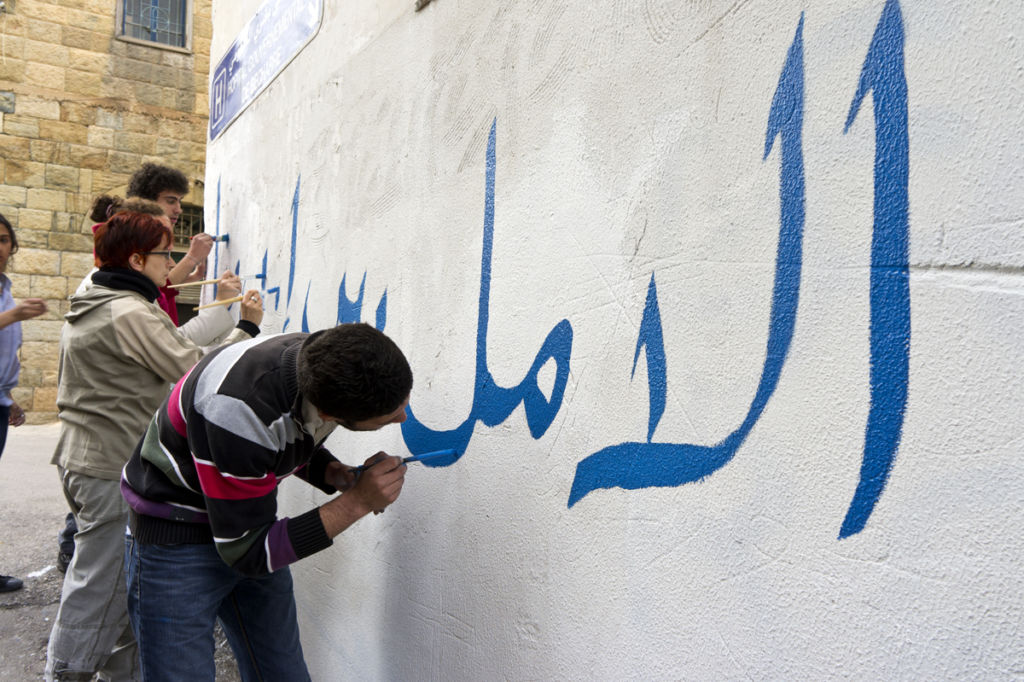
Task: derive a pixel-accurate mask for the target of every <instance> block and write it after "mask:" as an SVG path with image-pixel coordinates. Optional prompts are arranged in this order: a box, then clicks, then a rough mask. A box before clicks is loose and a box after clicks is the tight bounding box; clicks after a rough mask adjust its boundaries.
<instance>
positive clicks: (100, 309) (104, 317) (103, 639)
mask: <svg viewBox="0 0 1024 682" xmlns="http://www.w3.org/2000/svg"><path fill="white" fill-rule="evenodd" d="M171 238H172V234H171V230H170V228H168V227H167V226H166V224H165V223H163V222H162V221H161V220H159V219H158V218H156V217H154V216H152V215H146V214H143V213H137V212H131V211H129V212H124V213H117V214H115V215H114V216H112V217H111V218H110V220H108V221H107V222H105V223H103V224H102V225H100V226H99V228H97V230H96V231H95V234H94V243H95V248H96V258H97V260H98V261H99V262H101V263H102V264H103V265H102V267H101V268H100V269H99V270H98V271H97V272H96V273H95V274H93V276H92V284H93V285H92V286H91V287H89V288H88V289H87V290H86V291H84V292H82V293H81V294H78V293H76V294H75V295H74V296H72V297H71V310H70V312H68V313H67V315H65V320H66V322H65V325H64V330H63V332H62V333H61V341H60V365H59V373H60V375H59V382H58V388H57V409H58V411H59V414H60V420H61V431H60V438H59V440H58V442H57V448H56V451H55V452H54V455H53V459H52V460H51V461H52V463H53V464H56V465H57V470H58V472H59V474H60V479H61V485H62V486H63V489H64V496H65V497H66V498H67V501H68V504H69V506H70V507H71V511H72V512H74V514H75V517H76V519H77V521H78V533H77V534H76V535H75V545H76V549H75V553H74V556H73V558H72V559H71V563H70V565H69V566H68V569H67V572H66V573H65V576H64V588H63V591H62V594H61V603H60V609H59V610H58V612H57V617H56V619H55V621H54V625H53V631H52V632H51V634H50V642H49V646H48V647H47V652H46V670H45V677H46V679H48V680H50V679H54V678H57V679H83V680H86V679H92V676H93V674H94V673H97V672H98V673H100V677H101V678H103V679H116V680H134V679H137V678H138V674H139V673H138V655H137V651H136V647H135V642H134V638H133V637H132V633H131V628H130V627H129V624H128V613H127V600H126V597H125V578H124V572H123V560H124V533H125V527H126V526H127V523H128V507H127V505H126V504H125V501H124V499H123V498H122V497H121V491H120V485H119V481H120V477H121V469H122V468H123V467H124V465H125V463H126V462H127V461H128V458H129V457H130V456H131V454H132V451H133V450H134V448H135V445H136V443H137V442H138V441H139V438H140V437H141V436H142V435H143V432H144V431H145V429H146V425H147V424H148V422H149V420H150V418H151V417H152V416H153V412H155V411H156V409H157V408H158V407H159V406H160V403H161V402H162V401H163V399H164V398H165V397H166V396H167V392H168V387H169V385H170V384H173V383H175V382H177V381H178V379H180V378H181V377H182V375H184V374H185V373H186V372H187V371H188V370H189V369H190V368H191V367H192V366H193V365H194V364H195V363H196V362H197V361H198V360H199V358H200V357H201V355H202V350H201V349H200V348H199V346H197V345H196V344H195V343H193V342H192V341H190V340H189V339H187V338H186V337H184V336H183V335H182V334H181V333H180V332H179V331H178V330H177V328H175V326H174V323H173V322H172V321H171V319H170V318H169V317H168V316H167V315H166V314H165V313H164V311H162V310H161V309H160V308H159V307H158V306H157V305H156V304H155V303H154V301H156V299H157V297H158V295H159V287H160V286H161V285H163V284H164V282H166V280H167V273H168V271H169V270H170V269H171V267H173V266H174V261H173V260H172V259H171V252H170V248H171ZM239 289H240V282H239V280H238V278H237V277H235V276H233V275H230V273H229V274H228V275H226V276H225V277H224V278H222V279H221V285H220V286H219V287H218V292H217V298H218V299H220V300H223V299H226V298H229V297H232V296H234V295H236V294H237V293H238V291H239ZM240 317H241V320H240V321H239V322H238V324H237V326H236V328H235V329H234V330H233V331H232V332H231V333H230V334H229V335H228V337H227V339H226V340H225V344H227V343H233V342H235V341H241V340H245V339H250V338H252V337H254V336H256V335H257V334H258V333H259V326H258V325H259V323H260V322H261V321H262V319H263V308H262V304H261V302H260V297H259V294H258V292H257V291H256V290H255V289H253V290H250V291H248V292H246V294H245V296H244V298H243V302H242V305H241V313H240Z"/></svg>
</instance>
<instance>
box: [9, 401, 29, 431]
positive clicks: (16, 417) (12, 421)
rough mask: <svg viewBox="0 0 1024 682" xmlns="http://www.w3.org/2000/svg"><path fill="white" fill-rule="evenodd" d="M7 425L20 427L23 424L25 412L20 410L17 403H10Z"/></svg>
mask: <svg viewBox="0 0 1024 682" xmlns="http://www.w3.org/2000/svg"><path fill="white" fill-rule="evenodd" d="M7 423H8V424H9V425H10V426H21V425H22V424H24V423H25V410H23V409H21V405H19V404H18V403H15V402H12V403H11V412H10V415H9V416H8V417H7Z"/></svg>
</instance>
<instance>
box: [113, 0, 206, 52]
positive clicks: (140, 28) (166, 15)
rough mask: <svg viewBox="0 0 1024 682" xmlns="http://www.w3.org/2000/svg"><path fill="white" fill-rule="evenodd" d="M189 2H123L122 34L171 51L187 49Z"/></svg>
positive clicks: (150, 0)
mask: <svg viewBox="0 0 1024 682" xmlns="http://www.w3.org/2000/svg"><path fill="white" fill-rule="evenodd" d="M189 4H190V3H189V0H121V2H120V6H119V7H118V9H119V10H120V15H121V16H120V23H119V26H120V29H119V30H120V34H121V35H122V36H124V37H126V38H134V39H136V40H145V41H147V42H151V43H159V44H161V45H170V46H172V47H180V48H186V47H188V28H189V26H188V24H189V22H188V18H189V14H188V9H189Z"/></svg>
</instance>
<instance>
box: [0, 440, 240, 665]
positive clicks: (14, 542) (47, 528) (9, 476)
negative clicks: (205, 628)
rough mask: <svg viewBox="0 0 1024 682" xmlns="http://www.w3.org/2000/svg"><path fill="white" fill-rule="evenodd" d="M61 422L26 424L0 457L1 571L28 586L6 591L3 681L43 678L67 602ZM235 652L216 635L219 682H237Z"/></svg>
mask: <svg viewBox="0 0 1024 682" xmlns="http://www.w3.org/2000/svg"><path fill="white" fill-rule="evenodd" d="M59 432H60V426H59V425H58V424H48V425H42V426H20V427H18V428H16V429H10V430H9V431H8V433H7V446H6V448H5V449H4V452H3V455H2V456H0V574H3V575H13V576H15V577H18V578H21V579H22V580H23V581H24V582H25V586H24V587H23V588H22V589H20V590H18V591H16V592H7V593H2V594H0V680H4V681H5V682H7V681H10V682H18V681H20V680H39V679H42V677H43V667H44V665H45V663H46V642H47V640H48V639H49V636H50V628H51V627H52V626H53V618H54V616H55V615H56V613H57V606H58V604H59V603H60V590H61V585H62V584H63V581H64V574H63V573H61V572H60V571H58V570H57V565H56V564H57V532H58V531H59V530H60V529H61V528H63V527H64V516H65V515H66V514H67V512H68V506H67V502H65V501H64V496H63V494H62V493H61V486H60V481H59V480H58V479H57V469H56V468H55V467H54V466H53V465H51V464H50V456H51V455H52V454H53V449H54V447H55V445H56V443H57V436H58V434H59ZM239 679H240V678H239V677H238V672H237V669H236V668H235V665H234V659H233V658H232V655H231V652H230V648H229V647H228V646H227V644H226V643H225V641H224V638H223V635H221V634H220V633H219V631H218V633H217V680H218V681H221V682H236V681H237V680H239Z"/></svg>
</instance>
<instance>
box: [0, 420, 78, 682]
mask: <svg viewBox="0 0 1024 682" xmlns="http://www.w3.org/2000/svg"><path fill="white" fill-rule="evenodd" d="M59 433H60V426H59V424H56V423H54V424H45V425H39V426H28V425H26V426H19V427H17V428H12V429H9V430H8V432H7V446H6V447H5V448H4V452H3V455H0V574H3V575H13V576H15V577H17V578H21V579H22V580H23V581H24V582H25V587H23V588H22V589H20V590H18V591H16V592H7V593H3V594H0V680H38V679H41V678H42V676H43V666H44V665H45V663H46V642H47V640H48V639H49V637H50V628H51V627H52V626H53V617H54V615H56V613H57V605H58V604H59V603H60V589H61V585H62V584H63V582H64V574H63V573H61V572H60V571H58V570H57V566H56V564H57V532H58V531H60V529H61V528H63V527H64V516H65V514H67V512H68V504H67V502H65V501H64V495H63V493H62V492H61V486H60V481H59V480H58V478H57V469H56V467H54V466H53V465H52V464H50V456H51V455H52V454H53V449H54V446H55V445H56V444H57V436H58V434H59Z"/></svg>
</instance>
